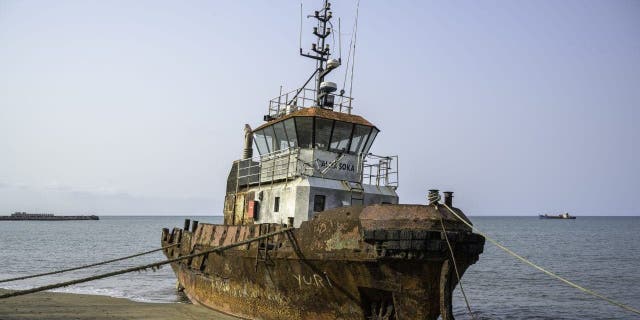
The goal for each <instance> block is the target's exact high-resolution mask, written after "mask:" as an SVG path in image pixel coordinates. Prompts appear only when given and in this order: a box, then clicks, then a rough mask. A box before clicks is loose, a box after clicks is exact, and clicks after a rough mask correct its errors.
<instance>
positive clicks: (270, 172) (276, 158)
mask: <svg viewBox="0 0 640 320" xmlns="http://www.w3.org/2000/svg"><path fill="white" fill-rule="evenodd" d="M299 151H300V149H298V148H289V149H284V150H278V151H275V152H272V153H269V154H264V155H261V156H259V157H254V158H253V159H245V160H239V161H238V171H237V183H236V186H237V187H240V186H251V185H257V186H261V185H263V184H266V183H268V184H273V183H274V182H275V181H279V180H290V179H293V178H295V177H297V176H300V175H301V174H303V173H304V170H305V168H304V167H303V166H301V165H299V163H298V162H299V161H298V155H299Z"/></svg>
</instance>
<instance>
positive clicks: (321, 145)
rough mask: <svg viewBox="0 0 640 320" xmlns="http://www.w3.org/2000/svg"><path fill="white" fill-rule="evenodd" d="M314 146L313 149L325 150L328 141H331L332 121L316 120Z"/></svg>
mask: <svg viewBox="0 0 640 320" xmlns="http://www.w3.org/2000/svg"><path fill="white" fill-rule="evenodd" d="M315 131H316V145H315V147H316V148H318V149H322V150H327V148H328V147H329V141H331V132H332V131H333V120H329V119H323V118H316V127H315Z"/></svg>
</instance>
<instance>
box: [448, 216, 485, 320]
mask: <svg viewBox="0 0 640 320" xmlns="http://www.w3.org/2000/svg"><path fill="white" fill-rule="evenodd" d="M440 225H441V226H442V233H443V234H444V239H445V240H446V241H447V247H449V252H450V253H451V261H452V262H453V270H455V272H456V277H457V278H458V284H459V285H460V292H462V296H463V297H464V303H465V304H467V310H468V311H469V316H471V319H474V320H476V316H475V315H474V314H473V312H472V311H471V305H470V304H469V300H468V299H467V294H466V293H464V287H463V286H462V278H460V273H459V272H458V264H457V263H456V257H455V254H454V253H453V248H452V247H451V243H450V242H449V236H447V230H446V229H445V228H444V220H443V219H442V215H440Z"/></svg>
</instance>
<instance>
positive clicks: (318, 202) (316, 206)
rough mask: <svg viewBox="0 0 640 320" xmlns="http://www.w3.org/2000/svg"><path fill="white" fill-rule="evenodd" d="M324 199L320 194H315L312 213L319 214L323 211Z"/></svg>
mask: <svg viewBox="0 0 640 320" xmlns="http://www.w3.org/2000/svg"><path fill="white" fill-rule="evenodd" d="M325 200H326V197H325V196H324V195H321V194H316V195H315V196H314V197H313V212H321V211H324V203H325Z"/></svg>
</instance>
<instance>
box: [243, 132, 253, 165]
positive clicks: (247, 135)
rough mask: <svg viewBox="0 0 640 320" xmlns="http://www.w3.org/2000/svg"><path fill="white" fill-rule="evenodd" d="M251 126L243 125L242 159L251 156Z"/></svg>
mask: <svg viewBox="0 0 640 320" xmlns="http://www.w3.org/2000/svg"><path fill="white" fill-rule="evenodd" d="M252 131H253V130H251V126H250V125H248V124H245V125H244V149H242V160H245V159H251V158H253V146H252V145H251V144H253V134H252V133H251V132H252Z"/></svg>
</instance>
